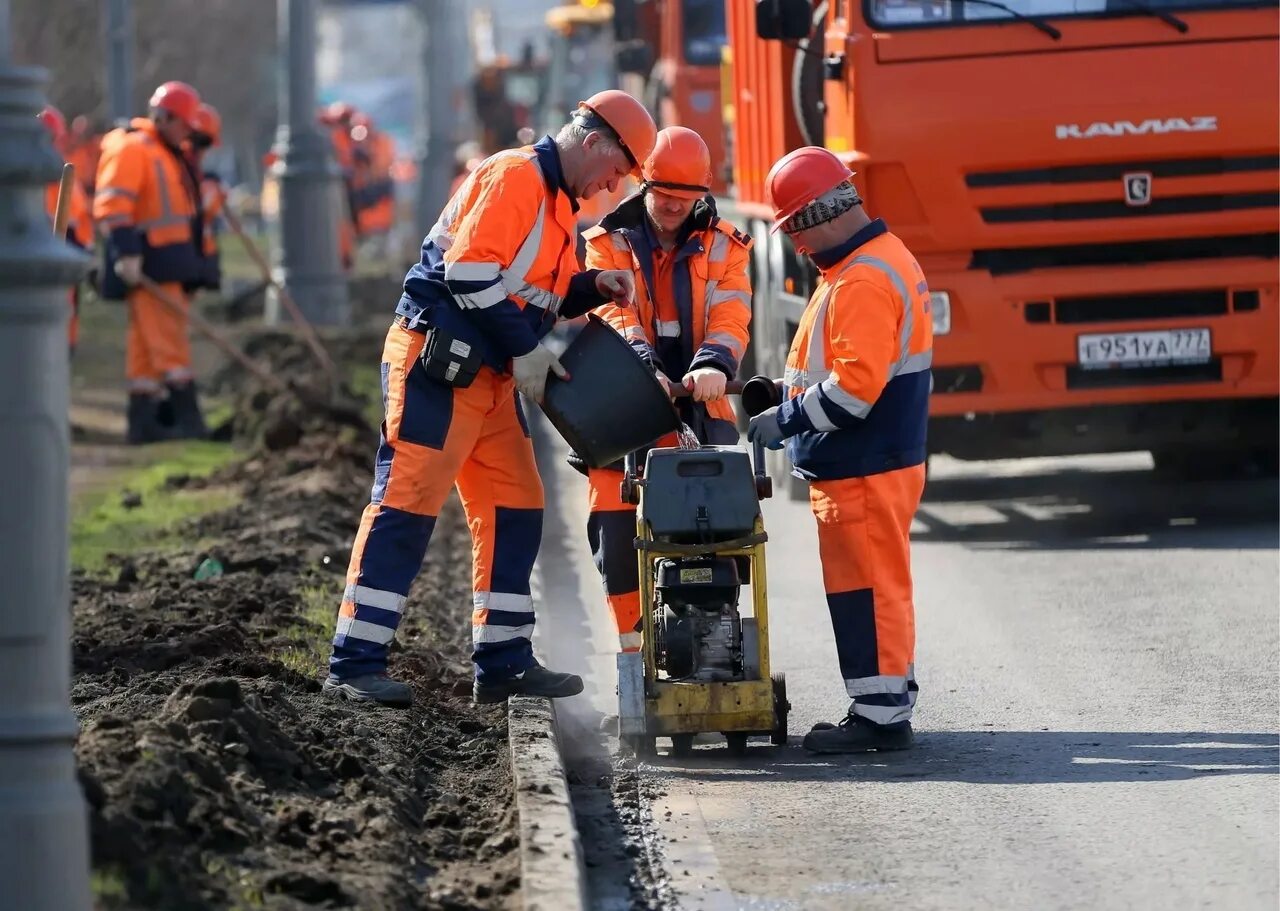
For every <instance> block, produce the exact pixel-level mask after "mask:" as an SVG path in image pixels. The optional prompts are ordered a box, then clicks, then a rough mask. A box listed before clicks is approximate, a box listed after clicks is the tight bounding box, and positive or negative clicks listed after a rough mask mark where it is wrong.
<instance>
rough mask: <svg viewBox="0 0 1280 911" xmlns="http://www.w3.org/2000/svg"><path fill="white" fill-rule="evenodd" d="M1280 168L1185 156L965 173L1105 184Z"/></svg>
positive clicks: (1278, 159) (996, 183)
mask: <svg viewBox="0 0 1280 911" xmlns="http://www.w3.org/2000/svg"><path fill="white" fill-rule="evenodd" d="M1277 170H1280V155H1239V156H1233V157H1229V158H1183V159H1171V160H1168V161H1126V162H1111V163H1106V164H1082V165H1063V166H1060V167H1056V168H1029V169H1026V170H1020V171H980V172H978V173H974V174H967V175H965V179H964V182H965V184H967V185H968V186H970V187H973V188H975V189H976V188H980V187H1016V186H1021V185H1024V184H1038V183H1057V184H1061V183H1101V182H1103V181H1108V180H1120V179H1122V178H1123V177H1124V175H1126V174H1132V173H1134V172H1135V171H1141V172H1146V173H1148V174H1150V175H1151V176H1153V177H1206V176H1213V175H1215V174H1240V173H1246V172H1249V171H1271V172H1274V171H1277Z"/></svg>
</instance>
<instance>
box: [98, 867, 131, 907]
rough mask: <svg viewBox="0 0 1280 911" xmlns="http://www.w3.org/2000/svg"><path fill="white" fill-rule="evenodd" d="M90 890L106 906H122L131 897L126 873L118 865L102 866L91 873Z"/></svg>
mask: <svg viewBox="0 0 1280 911" xmlns="http://www.w3.org/2000/svg"><path fill="white" fill-rule="evenodd" d="M89 891H90V892H91V893H92V895H93V897H94V899H95V900H96V902H98V903H100V904H101V906H102V907H104V908H120V907H123V906H124V901H125V899H126V898H128V897H129V890H128V888H127V887H126V886H125V882H124V874H123V873H122V872H120V870H119V868H117V867H100V868H98V869H97V870H94V871H93V872H92V873H90V875H89Z"/></svg>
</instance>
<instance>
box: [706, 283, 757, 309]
mask: <svg viewBox="0 0 1280 911" xmlns="http://www.w3.org/2000/svg"><path fill="white" fill-rule="evenodd" d="M708 287H710V286H709V285H708ZM735 300H736V301H741V302H742V304H743V306H745V307H750V306H751V295H750V294H748V293H747V292H745V291H717V292H716V293H715V294H713V295H711V299H710V301H708V302H707V306H708V307H718V306H720V305H721V304H727V303H729V301H735Z"/></svg>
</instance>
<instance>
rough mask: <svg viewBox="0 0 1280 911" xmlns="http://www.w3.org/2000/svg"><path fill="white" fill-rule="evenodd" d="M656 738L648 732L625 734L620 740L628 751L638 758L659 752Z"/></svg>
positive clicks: (644, 757)
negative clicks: (655, 741)
mask: <svg viewBox="0 0 1280 911" xmlns="http://www.w3.org/2000/svg"><path fill="white" fill-rule="evenodd" d="M655 739H656V738H654V737H650V736H649V735H647V734H623V735H622V737H621V738H620V741H621V743H622V748H623V749H624V750H625V751H626V752H628V753H630V754H631V755H632V756H635V757H636V758H637V759H646V758H648V757H650V756H653V755H654V754H655V753H656V752H657V748H656V745H655V744H654V740H655Z"/></svg>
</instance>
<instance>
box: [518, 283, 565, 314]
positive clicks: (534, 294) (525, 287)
mask: <svg viewBox="0 0 1280 911" xmlns="http://www.w3.org/2000/svg"><path fill="white" fill-rule="evenodd" d="M511 293H512V294H514V295H515V296H516V297H519V298H521V299H523V300H524V301H525V303H527V304H531V305H533V306H534V307H541V308H542V309H543V310H546V311H547V312H549V313H559V312H560V305H561V304H563V303H564V298H563V297H561V296H560V295H559V294H553V293H551V292H550V291H548V290H546V289H545V288H539V287H538V286H537V285H531V284H529V283H528V282H525V283H523V284H521V285H520V287H519V288H517V289H516V290H514V291H512V292H511Z"/></svg>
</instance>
